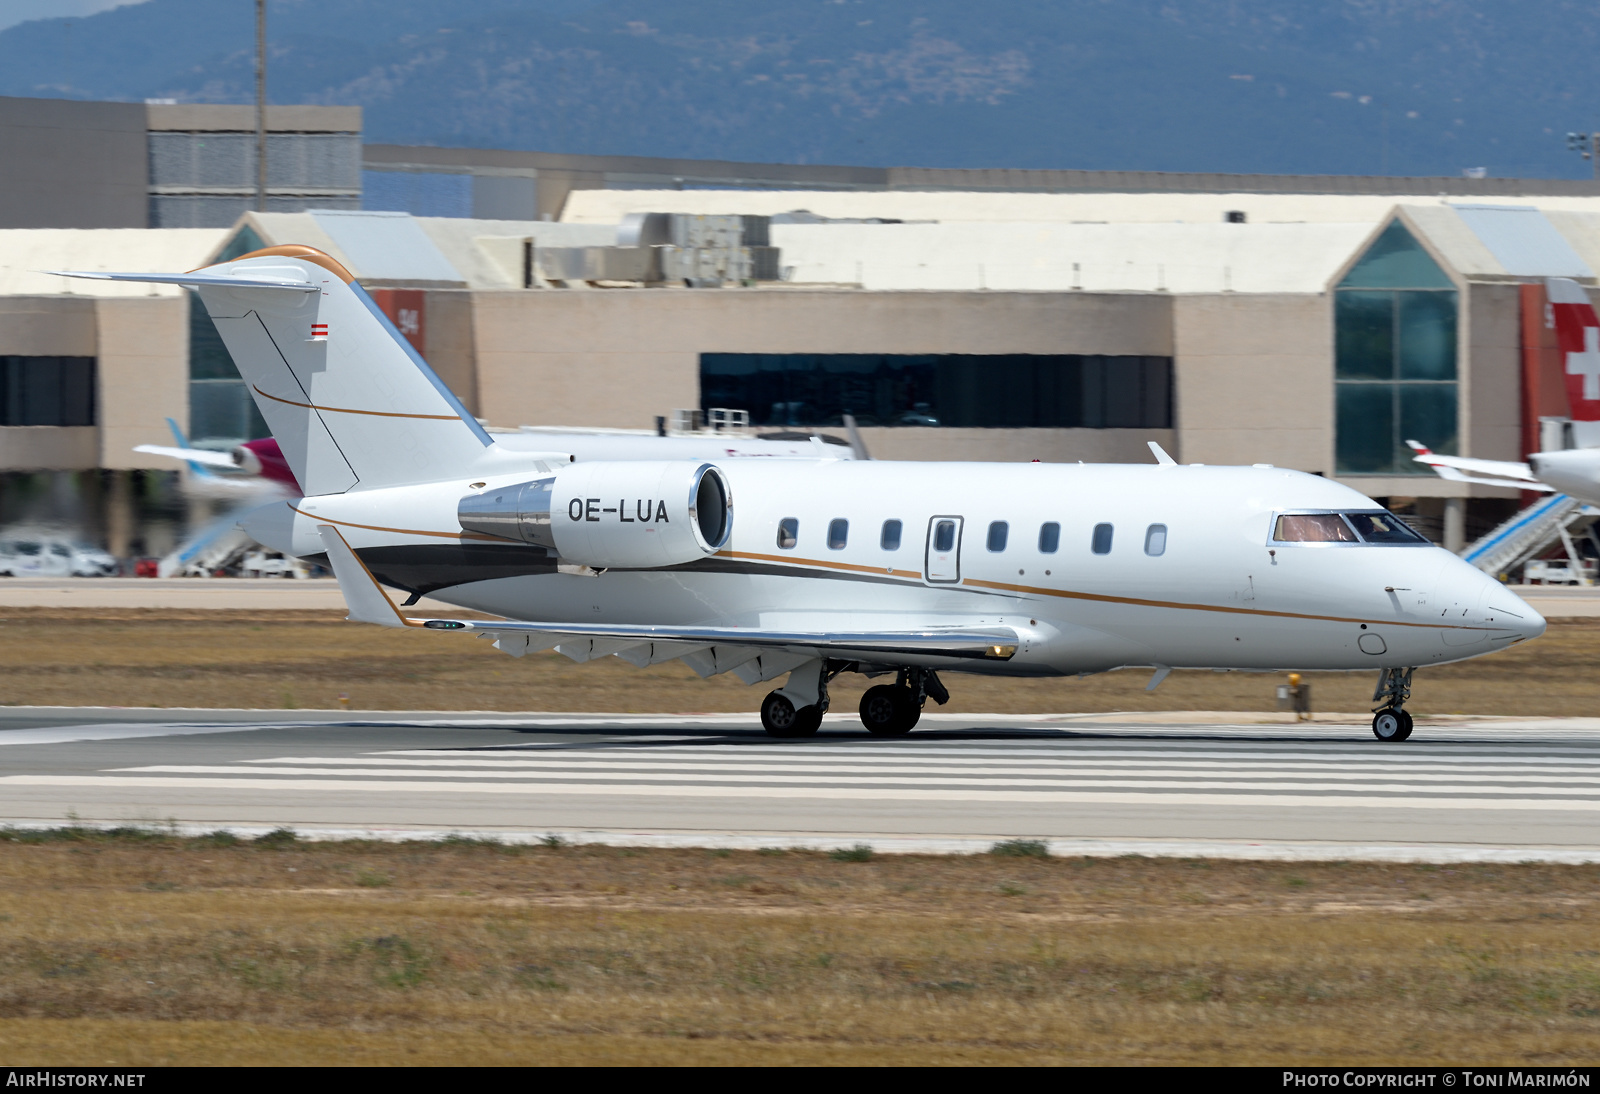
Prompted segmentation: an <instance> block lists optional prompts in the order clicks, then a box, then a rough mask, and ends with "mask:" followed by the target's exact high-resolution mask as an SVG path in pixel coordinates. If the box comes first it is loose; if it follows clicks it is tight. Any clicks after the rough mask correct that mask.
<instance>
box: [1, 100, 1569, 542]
mask: <svg viewBox="0 0 1600 1094" xmlns="http://www.w3.org/2000/svg"><path fill="white" fill-rule="evenodd" d="M16 102H18V100H5V101H0V107H3V106H5V104H6V103H16ZM27 102H28V103H30V104H37V103H41V102H48V101H44V100H28V101H27ZM64 105H65V106H72V107H84V106H87V107H96V108H99V107H117V108H119V110H120V111H121V113H126V114H127V115H128V117H127V118H126V119H122V121H123V123H125V125H124V127H125V128H126V129H127V130H128V132H129V134H130V135H136V136H137V138H138V139H137V140H135V139H133V137H132V136H130V139H129V141H126V142H124V143H128V145H129V149H131V151H129V153H128V156H129V158H130V160H137V161H138V168H139V170H140V171H143V172H145V177H144V178H143V179H139V178H136V177H135V174H129V173H128V172H123V174H125V175H127V178H124V179H122V180H121V182H120V183H119V184H118V185H119V186H121V188H122V189H124V190H128V191H129V193H128V194H124V195H123V197H124V198H131V196H137V198H138V199H139V200H138V202H137V203H135V202H132V201H131V200H129V201H124V202H123V204H125V205H127V206H128V209H127V210H124V212H123V214H119V215H123V216H124V219H123V221H121V222H120V223H128V224H129V225H130V226H128V227H123V228H117V227H108V226H100V225H87V226H83V227H78V228H72V227H56V228H36V229H13V230H0V361H3V363H4V369H5V372H4V376H3V377H0V380H3V383H0V397H3V399H4V403H3V409H0V414H3V417H0V422H4V423H5V424H3V425H0V471H5V472H10V473H11V474H8V475H7V476H6V481H8V482H12V483H13V484H14V483H16V482H17V480H18V474H17V473H31V472H56V473H57V474H55V475H51V476H44V477H43V479H41V477H40V476H38V475H29V474H23V475H22V476H21V477H22V478H23V479H26V480H27V482H28V484H29V485H28V486H27V488H25V489H21V490H18V489H15V488H13V489H11V490H7V491H4V494H5V495H9V503H8V504H7V503H6V502H7V501H8V499H7V498H5V497H0V521H9V520H15V519H17V518H18V517H19V516H26V515H28V513H27V508H28V505H29V503H30V501H35V502H36V501H40V500H41V499H43V500H45V501H48V502H49V503H50V505H52V506H54V511H57V512H59V511H60V510H61V508H62V505H63V499H65V504H66V505H67V507H68V508H75V509H77V510H81V523H82V524H83V526H84V527H85V529H86V531H87V533H88V534H90V535H91V536H92V537H93V538H100V539H102V540H104V541H105V542H106V543H107V544H108V545H109V546H110V547H111V549H112V550H113V551H114V553H117V554H119V555H123V556H128V555H132V554H154V553H161V552H163V551H164V550H165V549H166V548H168V547H169V546H170V545H171V543H172V541H173V540H174V539H176V538H177V537H178V536H180V535H181V534H182V528H181V524H182V523H183V519H184V517H183V513H182V512H181V505H179V506H176V507H175V506H174V505H173V504H172V497H173V492H172V491H171V489H170V487H171V480H172V478H173V476H172V474H171V468H170V464H168V463H166V461H162V460H160V459H155V458H149V457H144V456H141V455H139V454H137V453H134V452H132V451H131V450H132V447H133V446H134V445H135V444H139V443H163V442H168V441H169V437H168V435H167V433H166V430H165V428H164V425H163V418H165V417H168V416H170V417H173V418H175V419H177V420H178V421H179V423H180V424H181V425H183V426H184V427H185V428H186V429H187V430H188V431H189V432H190V433H191V435H192V436H193V437H194V439H195V440H197V441H198V442H200V443H204V444H212V445H217V444H223V443H226V442H229V441H236V440H238V439H241V438H243V437H245V436H248V435H251V434H253V433H257V432H259V431H260V428H261V426H260V422H259V419H258V418H257V417H256V416H255V415H254V413H253V411H252V409H251V406H250V403H249V400H248V397H247V396H246V394H245V392H244V390H243V387H242V384H241V382H240V381H239V380H238V378H237V375H236V373H235V372H234V371H233V369H232V367H231V363H230V362H229V361H228V360H227V358H226V355H225V353H222V351H221V347H220V344H219V343H218V342H217V340H216V338H215V335H214V332H212V331H211V330H210V329H209V322H208V321H207V320H206V319H205V317H204V315H203V314H199V313H197V312H196V311H195V310H194V309H192V308H191V306H190V300H189V298H188V297H187V295H186V294H184V293H183V292H182V291H181V290H177V289H169V288H165V287H144V286H129V285H112V284H105V285H95V284H93V283H86V282H82V281H78V282H69V281H67V279H63V278H58V277H51V276H48V275H44V274H41V273H39V272H38V271H41V270H49V269H107V270H111V269H124V270H131V269H158V270H172V269H183V268H193V267H196V266H199V265H202V264H205V263H207V262H209V261H213V260H215V259H216V258H218V257H222V256H228V255H236V254H240V253H245V252H247V251H249V250H252V249H255V248H257V247H260V246H271V245H276V244H281V243H308V244H311V245H313V246H318V247H320V248H322V249H324V250H326V251H328V252H329V253H330V254H332V255H334V256H335V257H336V258H338V259H339V260H340V261H342V262H344V263H345V264H346V265H347V266H348V267H349V268H350V269H351V270H352V271H353V272H354V273H355V274H356V275H357V277H358V278H359V279H360V280H361V281H362V282H363V283H364V284H365V285H367V286H368V287H369V288H370V289H371V290H373V291H374V294H375V295H376V296H377V298H378V299H379V302H380V304H382V305H383V306H384V308H385V310H386V311H388V312H389V314H390V315H391V317H392V318H393V319H395V321H396V323H397V325H398V326H400V327H401V328H402V329H403V330H404V331H405V332H406V333H407V335H408V336H409V337H411V338H412V340H413V341H415V342H416V343H418V344H419V346H420V347H421V349H422V351H423V353H424V354H425V356H426V357H427V358H428V359H429V361H430V362H431V363H432V364H433V365H434V367H435V368H436V370H437V371H438V372H439V373H440V375H441V376H442V377H443V378H444V379H445V381H446V382H447V383H448V384H450V386H451V387H452V388H454V389H455V390H456V391H457V393H458V394H459V395H460V396H461V397H462V399H463V401H464V402H465V403H466V404H467V405H468V406H469V407H470V408H471V409H472V410H473V412H474V413H476V414H477V415H479V416H480V417H481V418H484V419H485V420H487V421H488V422H489V423H491V425H493V426H496V427H505V428H516V427H519V426H532V427H537V426H544V425H558V424H567V425H570V424H581V425H589V426H601V427H611V428H624V429H628V428H632V429H640V428H644V429H648V428H650V427H651V425H652V423H654V422H655V421H656V419H657V418H658V417H670V416H671V415H672V414H673V412H674V411H677V410H679V409H682V408H696V409H708V408H711V407H732V408H737V409H744V410H748V411H749V412H750V413H751V417H752V421H753V423H754V425H755V426H756V428H757V430H758V431H774V430H783V431H788V430H792V429H797V428H798V429H807V428H809V427H829V426H837V425H838V423H839V420H840V417H841V415H842V413H844V412H850V413H852V414H854V416H855V417H856V418H857V420H858V421H860V422H861V423H862V425H863V430H862V431H863V434H864V436H865V439H866V441H867V443H868V445H869V447H870V448H871V450H872V451H873V453H874V454H875V455H877V456H880V457H885V458H902V459H974V460H1027V459H1043V460H1078V459H1082V460H1090V461H1099V460H1136V461H1142V460H1147V459H1149V458H1150V456H1149V453H1148V450H1147V448H1146V446H1145V442H1146V441H1150V440H1154V441H1157V442H1158V443H1160V444H1161V445H1163V446H1164V447H1165V448H1167V449H1168V450H1169V451H1171V452H1172V453H1173V454H1174V455H1175V456H1176V457H1177V458H1179V459H1180V460H1183V461H1185V462H1198V463H1273V464H1277V465H1279V466H1286V467H1295V468H1299V469H1302V470H1306V471H1311V472H1315V473H1319V474H1326V475H1334V476H1337V477H1339V478H1340V479H1342V480H1344V481H1347V482H1349V483H1350V484H1351V485H1352V486H1354V487H1356V488H1357V489H1360V490H1362V491H1364V492H1366V493H1368V494H1370V495H1372V496H1375V497H1379V498H1385V499H1391V500H1392V501H1393V503H1394V504H1396V505H1399V506H1408V507H1410V508H1411V509H1412V511H1413V512H1414V513H1415V515H1416V518H1417V522H1418V524H1419V526H1420V527H1421V528H1422V529H1423V530H1424V531H1426V532H1428V533H1430V534H1431V535H1433V536H1434V537H1435V538H1436V539H1440V540H1441V541H1443V542H1446V543H1447V544H1448V545H1452V546H1456V545H1459V543H1460V542H1461V541H1462V539H1463V538H1464V537H1465V536H1468V535H1470V534H1473V533H1475V532H1476V531H1479V530H1481V529H1483V528H1486V527H1487V526H1489V525H1491V524H1492V523H1494V521H1495V520H1497V519H1498V518H1500V517H1502V516H1504V515H1505V514H1506V513H1508V512H1509V511H1510V510H1511V509H1512V508H1513V507H1514V505H1515V500H1516V499H1515V496H1514V495H1512V494H1510V493H1508V492H1505V491H1497V490H1493V489H1490V488H1483V487H1475V486H1469V485H1464V484H1455V483H1448V482H1445V481H1443V480H1440V479H1438V478H1436V477H1435V476H1433V475H1432V473H1431V472H1428V471H1427V470H1426V469H1425V468H1422V467H1421V466H1420V465H1416V464H1414V463H1412V462H1411V461H1410V460H1409V452H1408V451H1407V450H1406V449H1405V448H1404V446H1403V442H1404V440H1405V439H1407V438H1408V437H1415V438H1416V439H1418V440H1422V441H1424V442H1428V443H1430V444H1431V445H1432V446H1433V447H1435V448H1437V449H1439V450H1441V451H1455V452H1458V453H1460V454H1465V455H1473V456H1479V457H1485V458H1492V459H1516V458H1519V457H1520V456H1521V455H1523V454H1524V453H1526V452H1528V451H1532V450H1535V449H1537V448H1539V447H1540V446H1541V436H1540V434H1541V425H1540V419H1542V418H1560V417H1561V416H1563V415H1564V414H1565V405H1564V404H1565V397H1564V394H1563V392H1562V387H1561V383H1560V364H1559V362H1557V361H1555V360H1554V353H1553V350H1552V347H1551V345H1550V341H1551V340H1550V337H1549V332H1548V331H1547V330H1546V329H1545V326H1544V324H1543V322H1542V315H1543V304H1542V298H1541V297H1540V296H1539V293H1540V291H1541V290H1540V288H1539V286H1538V281H1539V279H1541V278H1543V277H1545V276H1571V277H1575V278H1577V279H1578V280H1579V281H1580V282H1582V283H1584V284H1586V285H1590V286H1593V285H1594V283H1595V282H1594V276H1593V271H1594V270H1595V269H1600V196H1597V195H1596V194H1595V193H1594V188H1593V186H1591V185H1590V184H1587V183H1572V182H1559V181H1556V182H1538V181H1526V180H1520V181H1519V180H1481V179H1465V180H1450V179H1443V180H1436V179H1425V180H1408V179H1379V178H1355V179H1343V178H1328V179H1296V178H1280V177H1252V176H1161V175H1153V174H1149V173H1110V172H1105V173H1097V172H1056V171H1048V172H1028V171H993V172H981V171H979V172H973V171H941V170H933V169H886V170H877V169H863V168H828V167H784V166H782V165H748V164H746V165H741V164H707V163H703V162H701V163H696V162H695V161H658V160H639V159H625V158H620V157H570V156H569V157H560V156H551V155H548V154H540V153H507V152H484V151H477V150H466V149H404V148H396V147H394V146H362V145H361V144H360V143H359V112H358V111H353V109H352V108H333V107H293V108H272V110H273V111H274V113H273V114H271V115H269V128H271V129H273V134H272V135H273V136H274V137H275V139H277V140H278V141H279V142H280V143H279V145H278V146H277V147H279V148H281V149H286V150H287V151H286V152H284V153H283V154H281V155H280V156H278V158H276V159H274V158H273V153H272V152H271V151H270V150H269V162H270V163H272V164H273V165H274V167H273V169H274V171H276V172H278V174H276V175H275V176H274V177H273V180H274V183H275V185H274V187H273V188H272V191H271V194H270V199H269V202H268V204H269V208H282V209H286V210H294V211H283V212H267V213H253V212H249V213H244V214H243V215H238V210H240V209H241V208H244V207H245V206H247V205H248V204H249V203H250V200H251V196H250V189H249V183H250V181H251V176H252V175H253V171H254V161H253V158H252V157H253V151H252V149H253V142H252V141H251V140H248V139H245V137H247V136H248V135H247V134H243V133H241V132H240V131H239V130H240V129H241V127H242V126H243V124H244V120H245V119H244V114H242V113H240V112H241V111H247V110H248V108H241V107H225V106H224V107H218V106H194V105H176V106H172V105H167V104H156V105H152V106H148V107H142V106H138V105H136V104H64ZM51 109H56V106H54V105H52V106H51ZM235 115H238V116H237V117H235ZM119 116H120V115H119ZM69 120H71V119H69ZM5 121H6V119H5V117H4V111H3V110H0V143H3V142H4V139H5V134H6V129H5ZM58 121H59V119H58ZM207 127H209V128H207ZM230 127H231V128H230ZM296 127H298V128H296ZM34 130H39V131H42V132H45V133H46V134H47V135H48V134H49V133H50V132H51V131H50V129H49V127H48V126H44V127H39V126H35V127H33V129H30V130H29V132H33V131H34ZM136 131H137V132H136ZM35 136H37V134H35ZM115 136H116V134H112V135H111V136H109V137H105V139H104V141H102V143H105V142H107V141H111V142H112V143H114V141H112V137H115ZM80 137H81V134H80ZM141 141H142V144H141V143H140V142H141ZM297 142H298V143H297ZM82 143H85V142H84V141H83V140H81V139H80V140H79V141H78V142H77V144H82ZM141 148H142V152H140V149H141ZM141 155H142V157H143V158H142V159H140V156H141ZM358 156H359V157H360V160H359V162H358V160H357V157H358ZM13 162H14V161H13ZM686 179H687V180H688V181H687V182H686V181H685V180H686ZM156 180H159V181H156ZM4 181H5V180H3V179H0V182H4ZM136 182H137V183H138V186H137V187H136V186H135V185H134V184H135V183H136ZM335 184H337V185H335ZM655 187H662V188H660V189H657V188H655ZM11 189H16V187H15V186H12V187H11ZM47 190H48V187H43V186H40V185H35V186H34V191H35V192H36V193H41V194H42V193H44V192H45V191H47ZM135 190H137V191H138V192H137V194H136V195H135V194H134V191H135ZM1440 191H1443V192H1444V193H1440ZM104 197H105V195H98V196H97V195H93V194H89V195H85V199H86V201H87V205H88V206H93V205H94V203H95V202H96V201H100V200H101V199H102V198H104ZM107 200H109V199H107ZM136 204H137V205H138V207H139V208H140V209H142V216H143V217H144V220H143V222H142V223H144V224H163V225H172V224H191V225H194V224H198V225H209V226H200V227H139V226H134V225H133V221H135V220H137V215H136V214H135V213H134V212H131V211H129V210H133V209H134V208H135V205H136ZM363 204H365V205H368V206H371V205H373V204H388V205H391V206H399V207H400V208H391V209H372V208H367V209H361V208H357V206H359V205H363ZM22 205H23V206H26V205H27V203H26V202H23V203H22ZM547 205H548V206H551V208H549V209H545V208H544V206H547ZM83 207H85V205H84V204H83V203H80V204H79V205H77V206H74V208H83ZM405 209H411V210H413V211H419V212H427V211H433V212H445V213H449V214H453V215H446V216H415V215H410V213H407V212H405V211H404V210H405ZM474 213H475V214H479V215H476V216H473V215H466V214H474ZM485 213H499V214H518V215H520V219H518V218H510V219H507V218H490V217H486V216H484V215H482V214H485ZM642 213H665V214H678V216H676V217H673V218H667V219H668V220H670V221H671V223H670V224H669V225H668V227H667V229H666V232H667V234H666V235H665V236H658V237H656V238H654V239H653V240H652V239H647V238H643V237H642V236H641V232H640V226H639V223H638V221H637V218H636V217H635V218H634V219H633V220H630V217H631V216H633V215H634V214H642ZM65 215H66V213H65V212H63V211H62V210H44V211H43V212H42V213H41V212H38V211H37V210H36V215H35V216H34V221H32V222H33V223H39V222H41V221H42V222H47V223H54V222H58V221H59V218H60V217H62V216H65ZM224 215H227V216H232V217H233V218H234V219H232V220H231V221H229V222H227V225H226V226H218V225H219V221H220V218H221V217H222V216H224ZM728 217H736V218H741V219H739V220H738V221H735V222H732V223H735V224H736V225H737V227H736V228H735V229H734V232H733V235H732V236H731V237H730V235H729V233H728V231H727V230H726V228H727V225H728V224H729V223H730V222H729V221H727V220H725V219H718V218H728ZM761 218H768V219H766V220H762V219H761ZM661 219H662V218H654V220H655V221H660V220H661ZM658 226H659V225H658ZM719 226H720V227H719ZM685 231H687V232H688V233H689V236H692V237H693V238H689V237H686V236H684V234H683V233H684V232H685ZM719 232H720V234H719ZM673 233H677V234H676V235H674V234H673ZM696 233H698V235H696ZM644 234H645V235H648V234H649V233H648V232H646V233H644ZM758 237H759V238H758ZM674 241H675V243H674ZM652 243H654V246H651V244H652ZM686 243H687V244H693V245H694V246H692V247H688V248H686V247H684V246H681V245H682V244H686ZM641 245H642V246H641ZM641 251H649V252H651V254H650V255H648V256H645V258H644V261H640V259H641V255H640V252H641ZM674 251H675V252H677V255H676V259H675V261H676V265H672V264H671V263H668V265H669V266H671V268H672V269H674V270H676V271H679V272H682V270H683V269H684V268H685V260H686V258H687V260H688V262H689V264H690V265H693V264H694V263H696V262H698V263H699V264H700V266H704V267H706V268H705V269H699V270H696V271H691V272H699V273H709V274H710V276H701V277H690V278H681V277H676V276H673V277H667V276H664V275H663V273H662V270H663V265H662V256H663V255H669V254H670V253H672V252H674ZM752 252H761V253H762V254H763V255H764V256H765V262H764V263H763V262H756V263H754V265H752V264H751V263H750V261H749V260H750V257H751V253H752ZM741 262H743V265H741ZM756 267H763V268H756ZM555 274H560V275H565V276H559V277H558V276H551V275H555ZM747 275H754V276H747ZM686 282H687V283H688V284H692V285H695V286H696V287H694V288H686V287H684V286H685V283H686ZM713 286H715V287H713ZM163 473H165V474H163ZM44 480H48V485H46V486H40V485H39V483H40V482H41V481H44Z"/></svg>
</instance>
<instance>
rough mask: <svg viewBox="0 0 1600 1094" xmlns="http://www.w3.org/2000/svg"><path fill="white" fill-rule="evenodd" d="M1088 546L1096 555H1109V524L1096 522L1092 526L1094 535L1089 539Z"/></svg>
mask: <svg viewBox="0 0 1600 1094" xmlns="http://www.w3.org/2000/svg"><path fill="white" fill-rule="evenodd" d="M1089 546H1090V548H1091V549H1092V550H1093V551H1094V553H1095V554H1097V555H1109V554H1110V553H1111V525H1109V524H1096V525H1095V526H1094V537H1093V538H1092V539H1091V540H1090V541H1089Z"/></svg>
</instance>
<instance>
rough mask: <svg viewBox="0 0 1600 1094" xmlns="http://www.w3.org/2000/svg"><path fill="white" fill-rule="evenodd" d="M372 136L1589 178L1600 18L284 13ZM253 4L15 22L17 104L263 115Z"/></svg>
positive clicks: (595, 2)
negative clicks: (128, 104)
mask: <svg viewBox="0 0 1600 1094" xmlns="http://www.w3.org/2000/svg"><path fill="white" fill-rule="evenodd" d="M268 26H269V31H268V37H269V45H270V52H269V66H268V75H269V95H270V98H271V101H273V102H277V103H354V104H358V105H360V106H362V107H364V108H365V118H366V139H367V140H369V141H373V142H385V143H407V144H437V145H466V146H475V147H490V148H515V149H537V150H542V151H552V152H574V153H603V154H627V155H646V156H688V157H704V158H720V159H736V160H756V161H773V162H787V163H844V164H861V165H868V166H881V165H891V164H903V165H918V166H936V167H1075V168H1096V169H1125V170H1136V169H1144V170H1165V171H1241V172H1283V173H1331V174H1396V175H1400V174H1405V175H1454V174H1458V173H1459V172H1460V171H1461V170H1462V169H1464V168H1477V167H1482V168H1486V169H1487V171H1488V173H1489V174H1491V175H1495V176H1506V175H1521V176H1527V177H1546V178H1567V177H1586V176H1588V175H1589V174H1590V172H1591V169H1592V168H1591V165H1590V164H1588V163H1585V162H1584V161H1582V160H1581V159H1580V158H1579V157H1578V156H1577V155H1576V154H1575V153H1573V152H1570V151H1568V149H1567V147H1566V139H1565V136H1566V133H1567V132H1568V131H1569V130H1578V131H1588V130H1589V129H1591V128H1593V127H1596V126H1600V66H1596V65H1595V64H1594V60H1593V59H1594V57H1595V56H1596V55H1597V50H1600V4H1597V3H1595V2H1594V0H1541V3H1539V4H1511V3H1506V2H1504V0H1326V2H1322V3H1310V2H1300V0H990V2H988V3H985V4H973V3H970V2H963V0H786V2H784V3H765V4H763V3H749V2H736V0H693V2H689V0H457V2H455V3H452V4H448V5H442V4H438V3H436V2H432V0H271V2H270V3H269V5H268ZM253 36H254V6H253V4H252V3H251V2H250V0H225V2H223V0H145V2H143V3H137V4H131V5H128V6H124V7H119V8H115V9H112V10H109V11H102V12H99V13H97V14H93V15H89V16H85V17H79V18H55V19H40V20H35V21H31V22H26V23H21V24H18V25H16V26H12V27H10V28H9V29H7V30H5V31H3V32H0V95H20V96H44V97H64V98H79V99H121V100H133V101H138V100H142V99H146V98H172V99H177V100H179V101H184V102H188V101H195V102H248V101H251V99H252V96H253V93H254V92H253V82H252V81H253V75H252V71H253V70H252V64H253V58H254V38H253Z"/></svg>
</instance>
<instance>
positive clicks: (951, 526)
mask: <svg viewBox="0 0 1600 1094" xmlns="http://www.w3.org/2000/svg"><path fill="white" fill-rule="evenodd" d="M963 523H964V521H963V519H962V518H961V517H933V518H932V519H930V520H929V521H928V550H927V554H926V556H925V558H924V562H923V570H922V572H923V574H924V575H925V577H926V580H927V581H928V583H929V584H930V585H953V584H955V583H956V582H958V581H960V580H961V526H962V524H963Z"/></svg>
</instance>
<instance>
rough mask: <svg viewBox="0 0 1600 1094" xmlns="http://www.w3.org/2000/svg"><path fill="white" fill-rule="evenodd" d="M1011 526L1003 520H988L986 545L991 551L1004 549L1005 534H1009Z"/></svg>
mask: <svg viewBox="0 0 1600 1094" xmlns="http://www.w3.org/2000/svg"><path fill="white" fill-rule="evenodd" d="M1010 531H1011V526H1010V525H1009V524H1007V523H1006V522H1005V521H1003V520H995V521H990V522H989V539H988V542H987V546H988V548H989V550H991V551H996V552H998V551H1004V550H1005V549H1006V536H1007V535H1009V534H1010Z"/></svg>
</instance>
